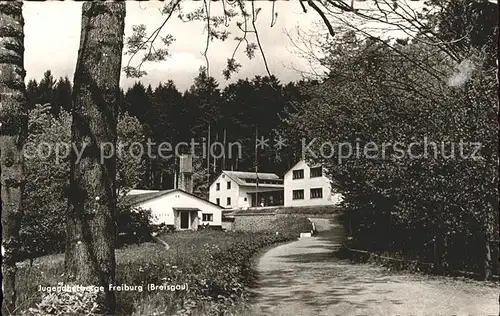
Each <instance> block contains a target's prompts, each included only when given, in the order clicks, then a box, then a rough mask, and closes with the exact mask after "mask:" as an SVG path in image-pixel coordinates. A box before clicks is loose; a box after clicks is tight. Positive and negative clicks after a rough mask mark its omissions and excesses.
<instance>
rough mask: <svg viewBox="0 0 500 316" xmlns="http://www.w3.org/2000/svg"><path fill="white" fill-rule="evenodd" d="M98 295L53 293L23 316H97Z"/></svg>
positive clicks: (82, 292) (92, 293)
mask: <svg viewBox="0 0 500 316" xmlns="http://www.w3.org/2000/svg"><path fill="white" fill-rule="evenodd" d="M96 298H97V293H96V292H90V291H80V292H60V291H59V292H51V293H48V294H46V295H45V296H43V299H42V301H41V302H40V303H38V304H37V306H36V307H34V308H33V307H32V308H30V309H28V310H27V311H25V312H23V313H22V315H23V316H45V315H58V316H66V315H95V314H96V312H97V304H96Z"/></svg>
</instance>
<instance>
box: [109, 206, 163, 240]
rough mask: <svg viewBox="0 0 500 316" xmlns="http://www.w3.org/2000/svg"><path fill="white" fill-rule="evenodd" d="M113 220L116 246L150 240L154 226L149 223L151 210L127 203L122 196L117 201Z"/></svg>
mask: <svg viewBox="0 0 500 316" xmlns="http://www.w3.org/2000/svg"><path fill="white" fill-rule="evenodd" d="M115 221H116V227H117V232H116V233H117V240H116V242H117V244H116V247H122V246H123V245H127V244H134V243H136V244H140V243H143V242H147V241H151V236H152V234H153V232H154V231H155V226H154V225H152V224H151V211H150V210H143V209H138V208H135V207H133V206H131V205H128V204H127V203H126V202H125V201H124V199H123V198H120V199H119V201H118V204H117V215H116V218H115Z"/></svg>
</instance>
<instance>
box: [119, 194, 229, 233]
mask: <svg viewBox="0 0 500 316" xmlns="http://www.w3.org/2000/svg"><path fill="white" fill-rule="evenodd" d="M144 191H146V190H144ZM134 193H135V194H131V195H128V196H126V197H125V199H126V201H127V203H128V204H130V205H132V206H133V207H134V208H140V209H146V210H150V211H151V215H152V222H153V224H165V225H166V226H170V227H172V228H175V229H176V230H197V229H198V227H199V226H201V225H206V226H209V227H211V228H215V229H222V207H220V206H219V205H215V204H214V203H210V202H209V201H207V200H205V199H202V198H200V197H198V196H196V195H193V194H192V193H189V192H185V191H183V190H180V189H173V190H164V191H156V192H154V191H153V192H134Z"/></svg>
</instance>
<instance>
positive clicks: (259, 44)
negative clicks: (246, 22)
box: [252, 1, 271, 76]
mask: <svg viewBox="0 0 500 316" xmlns="http://www.w3.org/2000/svg"><path fill="white" fill-rule="evenodd" d="M256 20H257V16H256V14H255V6H254V2H253V1H252V26H253V29H254V31H255V39H256V40H257V45H258V46H259V50H260V54H261V55H262V60H263V61H264V66H265V67H266V71H267V74H268V75H269V76H271V72H270V71H269V66H268V64H267V60H266V55H265V54H264V50H263V49H262V44H261V42H260V38H259V33H258V32H257V27H256V26H255V21H256Z"/></svg>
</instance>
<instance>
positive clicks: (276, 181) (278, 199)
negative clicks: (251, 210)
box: [209, 170, 284, 208]
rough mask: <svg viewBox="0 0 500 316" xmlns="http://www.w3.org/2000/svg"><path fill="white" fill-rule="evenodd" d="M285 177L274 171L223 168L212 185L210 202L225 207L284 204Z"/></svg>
mask: <svg viewBox="0 0 500 316" xmlns="http://www.w3.org/2000/svg"><path fill="white" fill-rule="evenodd" d="M283 188H284V186H283V179H280V177H278V176H277V175H276V174H274V173H263V172H259V173H255V172H242V171H228V170H223V171H222V172H221V174H220V175H219V176H218V177H217V179H215V181H214V182H213V183H212V184H211V185H210V191H209V200H210V202H212V203H214V204H217V205H220V206H222V207H225V208H248V207H255V206H280V205H283V202H284V197H283Z"/></svg>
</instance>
